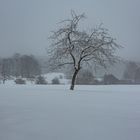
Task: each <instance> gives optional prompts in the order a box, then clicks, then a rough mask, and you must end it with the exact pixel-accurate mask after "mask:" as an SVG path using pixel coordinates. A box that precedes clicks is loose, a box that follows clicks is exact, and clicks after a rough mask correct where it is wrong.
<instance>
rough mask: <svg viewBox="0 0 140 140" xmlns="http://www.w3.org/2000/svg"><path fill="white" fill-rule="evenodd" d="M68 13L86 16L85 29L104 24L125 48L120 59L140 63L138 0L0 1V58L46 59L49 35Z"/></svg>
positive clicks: (139, 4) (139, 8) (139, 14)
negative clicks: (24, 55)
mask: <svg viewBox="0 0 140 140" xmlns="http://www.w3.org/2000/svg"><path fill="white" fill-rule="evenodd" d="M71 9H73V10H75V11H76V13H78V14H81V13H85V14H86V16H87V19H86V20H85V21H83V22H86V27H87V28H93V27H94V26H95V25H96V24H100V23H101V22H102V23H104V26H105V27H107V28H108V29H109V31H110V33H111V34H112V35H113V37H115V38H116V39H117V41H118V42H119V43H120V44H121V45H122V46H124V49H122V50H121V51H120V55H121V56H123V57H124V58H126V59H132V60H140V0H0V57H3V56H9V55H12V54H14V53H16V52H18V53H28V54H35V55H46V48H47V47H48V46H49V41H48V37H49V35H50V32H51V31H52V30H54V29H56V28H57V26H58V24H57V23H58V22H59V21H61V20H63V19H67V18H68V17H70V11H71ZM84 28H85V27H84Z"/></svg>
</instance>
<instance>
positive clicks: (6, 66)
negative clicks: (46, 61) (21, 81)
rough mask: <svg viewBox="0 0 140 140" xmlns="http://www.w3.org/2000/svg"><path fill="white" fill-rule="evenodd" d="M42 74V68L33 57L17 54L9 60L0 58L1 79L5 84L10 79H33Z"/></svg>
mask: <svg viewBox="0 0 140 140" xmlns="http://www.w3.org/2000/svg"><path fill="white" fill-rule="evenodd" d="M40 74H41V67H40V64H39V62H38V61H37V59H36V58H35V57H34V56H33V55H20V54H15V55H14V56H12V57H9V58H0V79H1V80H2V81H3V83H5V81H6V80H7V79H9V78H11V77H12V76H13V77H22V78H33V77H34V76H36V75H40Z"/></svg>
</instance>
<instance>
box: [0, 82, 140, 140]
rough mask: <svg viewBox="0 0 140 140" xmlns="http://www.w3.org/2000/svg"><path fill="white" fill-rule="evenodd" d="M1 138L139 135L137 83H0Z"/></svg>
mask: <svg viewBox="0 0 140 140" xmlns="http://www.w3.org/2000/svg"><path fill="white" fill-rule="evenodd" d="M0 140H140V86H139V85H131V86H129V85H127V86H125V85H115V86H113V85H112V86H110V85H109V86H76V88H75V90H74V91H70V90H69V86H66V85H58V86H56V85H38V86H37V85H2V84H1V85H0Z"/></svg>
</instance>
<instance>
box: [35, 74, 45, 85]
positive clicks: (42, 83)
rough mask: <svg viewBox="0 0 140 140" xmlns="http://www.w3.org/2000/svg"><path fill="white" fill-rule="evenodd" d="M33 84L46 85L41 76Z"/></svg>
mask: <svg viewBox="0 0 140 140" xmlns="http://www.w3.org/2000/svg"><path fill="white" fill-rule="evenodd" d="M35 83H36V84H38V85H46V84H47V82H46V80H45V78H44V77H43V76H38V77H37V79H36V82H35Z"/></svg>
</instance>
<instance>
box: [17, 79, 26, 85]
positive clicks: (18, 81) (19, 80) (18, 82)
mask: <svg viewBox="0 0 140 140" xmlns="http://www.w3.org/2000/svg"><path fill="white" fill-rule="evenodd" d="M15 83H16V84H26V82H25V80H23V79H21V78H18V79H16V80H15Z"/></svg>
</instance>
